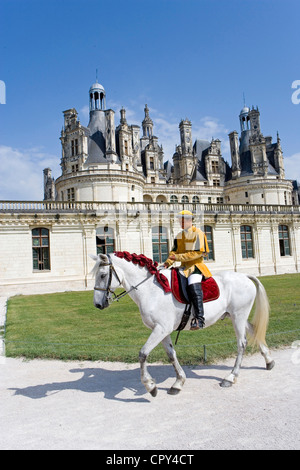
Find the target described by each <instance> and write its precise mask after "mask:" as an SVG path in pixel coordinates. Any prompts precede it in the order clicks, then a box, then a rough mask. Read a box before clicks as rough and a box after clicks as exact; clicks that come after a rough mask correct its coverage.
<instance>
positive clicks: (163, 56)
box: [0, 0, 300, 200]
mask: <svg viewBox="0 0 300 470" xmlns="http://www.w3.org/2000/svg"><path fill="white" fill-rule="evenodd" d="M299 17H300V2H299V1H298V0H251V1H250V0H248V1H247V0H228V1H225V0H148V1H147V0H127V1H124V0H123V1H120V0H110V1H108V0H105V1H104V0H85V1H82V0H81V1H78V0H72V1H71V0H63V1H62V0H59V1H58V0H47V1H46V0H1V3H0V80H2V81H3V82H4V83H5V86H6V104H0V161H1V171H0V199H22V200H24V199H26V200H33V199H42V198H43V189H42V183H43V175H42V170H43V168H45V167H48V166H50V167H51V168H52V171H53V176H54V177H58V176H59V175H60V166H59V163H60V158H61V146H60V140H59V137H60V131H61V128H62V125H63V114H62V111H63V110H65V109H69V108H71V107H75V108H76V109H77V111H78V113H79V118H80V121H81V122H82V124H83V125H87V124H88V90H89V87H90V85H91V84H92V83H93V82H94V81H95V70H96V68H97V69H98V80H99V82H100V83H101V84H102V85H103V86H104V87H105V90H106V97H107V99H106V103H107V107H108V108H112V109H114V111H115V112H116V115H115V121H116V125H117V124H118V123H119V116H120V115H119V110H120V108H121V107H122V106H124V107H125V108H126V110H127V120H128V122H130V123H132V124H133V123H135V124H141V121H142V119H143V115H144V112H143V109H144V105H145V103H147V104H148V106H149V108H150V114H151V117H152V119H153V121H154V125H155V128H154V132H155V134H156V135H157V137H158V138H159V142H160V143H162V144H163V147H164V150H165V159H169V160H172V154H173V152H174V149H175V145H176V144H178V143H179V132H178V124H179V122H180V120H181V119H182V118H186V117H187V118H189V119H190V120H191V121H192V125H193V128H192V132H193V138H194V139H196V138H199V139H201V138H204V139H211V138H212V137H214V138H219V139H220V140H221V141H222V151H223V156H224V158H225V159H226V160H228V161H229V162H230V156H229V150H228V149H229V145H228V133H229V132H231V131H232V130H235V129H236V130H237V131H239V119H238V115H239V112H240V110H241V108H242V107H243V93H244V94H245V100H246V104H247V105H248V106H252V105H254V106H258V107H259V109H260V112H261V127H262V132H263V134H264V135H272V136H273V139H274V140H275V138H276V132H277V131H279V134H280V137H281V142H282V147H283V151H284V156H285V166H286V176H287V177H288V178H295V179H298V180H300V132H299V122H300V119H299V118H300V104H298V105H297V104H293V102H292V99H291V98H292V93H293V91H295V90H293V89H292V83H293V82H294V81H295V80H300V70H299V51H300V48H299V46H300V32H299V30H300V28H299ZM0 101H1V96H0ZM2 101H3V99H2Z"/></svg>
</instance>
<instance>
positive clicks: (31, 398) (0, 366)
mask: <svg viewBox="0 0 300 470" xmlns="http://www.w3.org/2000/svg"><path fill="white" fill-rule="evenodd" d="M299 352H300V350H299V349H292V348H289V349H282V350H275V351H273V358H274V359H275V362H276V365H275V367H274V369H273V370H271V371H267V370H266V369H265V367H264V360H263V358H262V356H261V355H260V354H255V355H252V356H246V357H245V359H244V362H243V366H242V369H241V372H240V377H239V379H238V382H237V383H236V384H235V385H234V386H233V387H231V388H229V389H223V388H221V387H220V386H219V383H220V381H221V380H222V378H223V377H224V376H225V375H226V374H227V373H228V371H229V370H230V369H231V368H232V366H233V362H234V360H233V359H230V360H227V361H225V362H223V363H220V364H215V365H208V366H199V367H184V369H185V372H186V375H187V381H186V383H185V386H184V389H183V391H182V392H181V393H180V394H179V395H177V396H170V395H168V394H167V389H168V388H169V387H170V386H171V385H172V383H173V382H174V380H175V376H174V371H173V368H172V367H171V366H169V365H161V364H153V365H150V366H149V371H150V373H151V375H152V376H153V377H155V379H156V381H157V385H158V395H157V397H155V398H153V397H152V396H151V395H149V394H147V393H146V391H145V389H144V387H143V386H142V385H141V383H140V377H139V366H138V364H131V365H128V364H121V363H105V362H61V361H44V360H33V361H24V360H22V359H10V358H2V361H1V363H0V404H1V408H0V409H1V427H0V449H106V450H118V449H119V450H125V449H129V450H133V449H138V450H146V449H149V450H153V449H155V450H156V451H157V450H164V449H166V450H167V449H168V450H180V449H181V450H182V449H185V450H190V451H192V450H197V449H299V448H300V444H299V442H300V439H299V438H300V436H299V418H300V413H299V408H300V403H299V389H300V380H299V378H300V360H299V359H300V357H299V356H300V355H299V354H298V353H299Z"/></svg>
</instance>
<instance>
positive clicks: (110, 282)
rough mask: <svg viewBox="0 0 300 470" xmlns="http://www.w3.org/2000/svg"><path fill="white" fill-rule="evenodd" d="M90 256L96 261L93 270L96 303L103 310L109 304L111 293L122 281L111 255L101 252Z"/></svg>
mask: <svg viewBox="0 0 300 470" xmlns="http://www.w3.org/2000/svg"><path fill="white" fill-rule="evenodd" d="M90 257H91V258H92V259H93V260H94V261H96V263H95V266H94V268H93V270H92V274H93V275H94V276H95V287H94V305H95V307H96V308H100V310H103V309H104V308H106V307H108V306H109V299H110V297H111V294H112V293H113V292H114V289H116V288H117V287H118V286H119V285H120V284H121V282H120V279H119V276H118V274H117V272H116V270H115V268H114V266H113V264H112V261H111V258H110V256H108V255H102V254H99V255H98V256H94V255H90Z"/></svg>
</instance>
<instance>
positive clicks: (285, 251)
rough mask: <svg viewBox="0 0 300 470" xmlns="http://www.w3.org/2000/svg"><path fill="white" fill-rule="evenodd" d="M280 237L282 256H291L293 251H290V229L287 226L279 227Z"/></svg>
mask: <svg viewBox="0 0 300 470" xmlns="http://www.w3.org/2000/svg"><path fill="white" fill-rule="evenodd" d="M278 236H279V249H280V256H289V255H290V254H291V249H290V237H289V228H288V226H287V225H279V227H278Z"/></svg>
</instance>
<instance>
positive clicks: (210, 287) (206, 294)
mask: <svg viewBox="0 0 300 470" xmlns="http://www.w3.org/2000/svg"><path fill="white" fill-rule="evenodd" d="M171 271H172V278H171V288H172V294H173V295H174V297H175V299H176V300H178V302H181V303H182V304H186V303H189V302H188V299H187V293H186V285H185V284H187V279H186V277H184V276H183V275H182V274H180V273H179V270H178V269H176V268H173V269H172V270H171ZM201 285H202V290H203V302H210V301H212V300H217V299H218V298H219V297H220V291H219V287H218V284H217V283H216V281H215V280H214V278H213V277H209V278H208V279H205V281H202V283H201Z"/></svg>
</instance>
